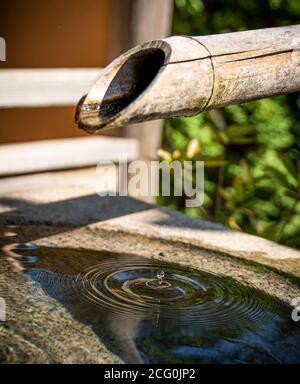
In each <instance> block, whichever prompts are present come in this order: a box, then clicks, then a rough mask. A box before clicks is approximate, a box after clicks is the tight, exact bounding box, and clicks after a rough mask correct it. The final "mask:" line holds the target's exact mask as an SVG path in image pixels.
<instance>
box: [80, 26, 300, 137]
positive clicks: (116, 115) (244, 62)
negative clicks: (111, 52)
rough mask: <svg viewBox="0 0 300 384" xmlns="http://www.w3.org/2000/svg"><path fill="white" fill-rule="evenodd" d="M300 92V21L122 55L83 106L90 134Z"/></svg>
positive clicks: (171, 41)
mask: <svg viewBox="0 0 300 384" xmlns="http://www.w3.org/2000/svg"><path fill="white" fill-rule="evenodd" d="M299 90H300V25H295V26H290V27H279V28H269V29H260V30H252V31H245V32H235V33H227V34H219V35H211V36H200V37H188V36H173V37H169V38H167V39H163V40H157V41H151V42H148V43H145V44H142V45H139V46H137V47H135V48H133V49H131V50H130V51H128V52H126V53H124V54H123V55H121V56H119V57H118V58H117V59H116V60H114V61H113V62H112V63H111V64H110V65H109V66H108V67H107V68H106V69H105V70H104V71H103V73H102V74H101V76H100V78H99V79H98V81H97V82H96V83H95V84H94V86H93V87H92V88H91V90H90V91H89V93H88V94H87V95H86V96H84V97H83V98H82V99H81V101H80V102H79V104H78V106H77V111H76V118H75V119H76V123H77V124H78V125H79V127H80V128H82V129H84V130H86V131H87V132H95V131H97V130H99V129H102V128H111V127H119V126H123V125H127V124H131V123H137V122H142V121H147V120H152V119H161V118H164V117H181V116H182V117H184V116H192V115H195V114H197V113H199V112H201V111H204V110H206V109H211V108H217V107H222V106H226V105H231V104H238V103H242V102H246V101H249V100H254V99H259V98H264V97H268V96H273V95H278V94H283V93H290V92H296V91H299Z"/></svg>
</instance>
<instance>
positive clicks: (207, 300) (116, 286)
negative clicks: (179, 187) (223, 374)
mask: <svg viewBox="0 0 300 384" xmlns="http://www.w3.org/2000/svg"><path fill="white" fill-rule="evenodd" d="M162 271H163V272H164V277H163V278H162V279H159V278H157V274H158V275H159V274H161V273H162ZM66 280H68V279H66ZM65 282H66V281H65ZM69 283H70V281H69ZM71 285H72V289H75V290H76V291H77V292H78V293H79V294H80V296H81V297H82V298H83V299H84V300H86V301H88V302H91V303H93V304H94V305H96V306H100V307H105V308H107V309H108V310H109V311H111V312H112V313H115V314H119V315H121V316H126V317H132V318H136V319H151V318H153V317H155V316H157V314H159V315H160V317H161V319H173V320H180V321H187V322H197V323H199V325H202V326H206V327H210V326H215V325H216V324H217V325H218V327H221V326H228V324H230V326H238V325H240V324H243V327H244V326H245V325H258V324H259V323H265V322H267V321H268V320H270V319H272V318H273V317H275V316H276V313H277V312H278V310H279V308H280V304H281V303H280V301H279V300H276V299H274V298H272V299H271V298H270V296H269V295H268V294H267V293H265V292H263V291H260V290H258V289H257V288H255V287H253V286H250V285H246V284H242V283H240V282H238V281H236V280H234V279H232V278H229V277H223V276H217V275H214V274H212V273H208V272H206V271H198V270H192V269H189V268H184V267H181V266H178V265H172V264H168V263H155V262H152V261H151V260H148V259H145V260H143V261H141V260H139V261H137V260H135V259H133V260H131V259H130V258H128V259H121V260H109V261H105V262H101V263H99V264H96V265H93V266H91V267H89V268H88V269H87V270H86V271H84V273H80V274H78V275H77V276H76V278H75V280H74V281H73V283H72V284H71Z"/></svg>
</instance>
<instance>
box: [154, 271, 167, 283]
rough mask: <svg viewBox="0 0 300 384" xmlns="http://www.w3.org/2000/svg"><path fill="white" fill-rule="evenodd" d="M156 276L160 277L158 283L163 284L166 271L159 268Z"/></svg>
mask: <svg viewBox="0 0 300 384" xmlns="http://www.w3.org/2000/svg"><path fill="white" fill-rule="evenodd" d="M156 277H157V278H158V284H159V285H161V284H162V282H163V278H164V277H165V272H164V271H162V270H159V271H158V272H157V274H156Z"/></svg>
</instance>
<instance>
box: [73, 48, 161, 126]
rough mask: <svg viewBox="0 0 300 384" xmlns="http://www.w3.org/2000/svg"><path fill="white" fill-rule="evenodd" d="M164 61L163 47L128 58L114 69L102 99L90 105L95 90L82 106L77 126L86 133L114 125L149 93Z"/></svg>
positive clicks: (144, 50) (82, 101) (80, 106)
mask: <svg viewBox="0 0 300 384" xmlns="http://www.w3.org/2000/svg"><path fill="white" fill-rule="evenodd" d="M164 62H165V52H164V51H163V50H162V49H160V48H156V47H154V48H151V47H149V48H147V49H143V50H141V51H138V52H136V53H134V54H132V55H131V56H129V57H128V58H127V60H126V61H125V62H123V63H122V64H121V66H120V68H119V69H117V70H116V67H112V69H111V72H112V74H113V76H112V79H111V81H110V82H109V85H108V86H107V88H106V90H105V89H104V90H103V89H102V95H103V96H102V97H101V92H99V96H98V95H97V94H96V98H95V97H94V98H93V102H90V101H89V100H88V98H89V95H90V93H92V91H93V88H92V90H91V92H90V93H89V94H88V95H87V96H86V97H84V98H83V99H82V100H81V102H80V103H79V105H78V107H77V112H76V122H77V124H78V125H79V126H80V127H81V128H83V129H84V130H86V131H95V130H96V129H101V128H105V127H106V126H107V125H108V124H109V125H110V126H111V125H112V123H113V121H114V119H115V118H116V117H118V116H119V115H120V113H121V112H122V111H124V110H125V109H126V108H127V107H129V106H130V105H131V104H132V103H133V102H134V101H135V100H136V99H138V98H139V96H141V95H142V94H143V92H145V91H146V89H147V88H148V87H149V85H150V84H151V83H152V82H153V80H154V79H155V77H156V75H157V74H158V72H159V71H160V69H161V67H162V66H163V65H164ZM117 66H118V64H117ZM107 76H108V77H109V76H110V73H106V79H107ZM99 80H100V81H101V78H100V79H99ZM95 88H96V87H95ZM95 92H96V93H97V90H96V91H95ZM95 92H94V93H95Z"/></svg>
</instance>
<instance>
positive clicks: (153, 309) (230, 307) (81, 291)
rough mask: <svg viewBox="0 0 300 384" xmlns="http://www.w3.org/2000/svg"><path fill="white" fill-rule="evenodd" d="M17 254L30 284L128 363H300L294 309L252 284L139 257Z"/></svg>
mask: <svg viewBox="0 0 300 384" xmlns="http://www.w3.org/2000/svg"><path fill="white" fill-rule="evenodd" d="M17 252H18V254H20V255H22V258H21V259H20V262H21V264H22V266H23V268H24V273H25V274H26V275H27V276H28V278H29V279H32V280H33V281H34V282H35V284H36V285H37V287H41V288H42V289H43V290H44V292H46V294H47V295H49V296H51V297H52V298H55V299H56V300H58V301H59V302H60V303H61V304H62V305H63V306H64V307H65V308H67V310H68V311H69V312H70V313H71V314H72V316H73V317H74V318H75V319H77V320H78V321H80V322H83V323H85V324H87V325H88V326H90V327H91V328H92V330H93V331H94V333H95V334H96V335H97V336H98V337H99V338H100V339H101V341H102V342H103V343H104V344H105V345H106V346H107V347H108V348H109V349H110V350H111V351H112V352H114V353H115V354H117V355H118V356H120V357H121V358H122V359H123V360H124V361H125V362H129V363H132V362H144V363H177V362H178V363H179V362H184V363H300V351H299V345H300V326H299V323H295V322H293V321H292V320H291V308H290V307H289V306H288V305H286V304H284V303H283V302H282V301H280V300H279V299H277V298H276V297H273V296H271V295H269V294H268V293H266V292H263V291H261V290H259V289H257V288H255V287H253V286H251V285H247V284H242V283H240V282H239V281H237V280H234V279H232V278H230V277H225V276H218V275H214V274H212V273H209V272H207V271H203V270H201V271H200V270H194V269H191V268H185V267H182V266H179V265H176V264H170V263H166V262H160V261H157V260H152V259H147V258H143V257H138V256H134V255H126V254H123V255H122V254H115V253H110V252H95V251H87V250H71V249H59V248H49V247H41V248H38V247H26V246H19V247H18V249H17Z"/></svg>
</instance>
